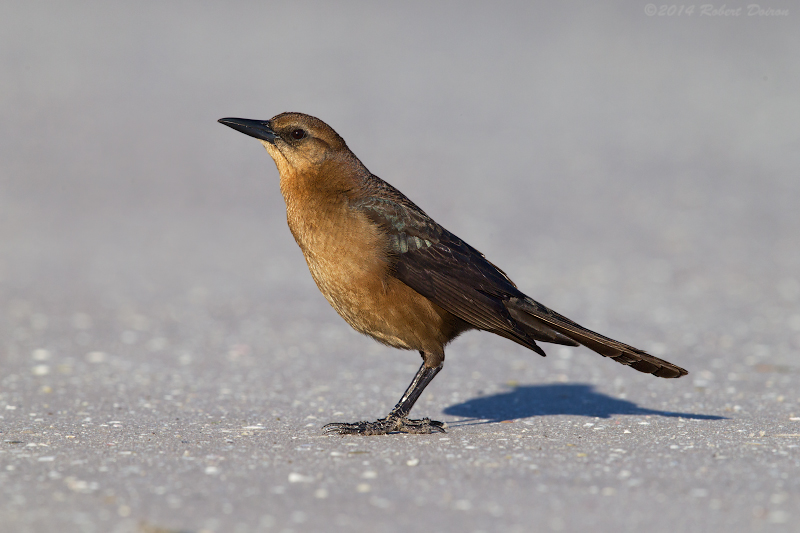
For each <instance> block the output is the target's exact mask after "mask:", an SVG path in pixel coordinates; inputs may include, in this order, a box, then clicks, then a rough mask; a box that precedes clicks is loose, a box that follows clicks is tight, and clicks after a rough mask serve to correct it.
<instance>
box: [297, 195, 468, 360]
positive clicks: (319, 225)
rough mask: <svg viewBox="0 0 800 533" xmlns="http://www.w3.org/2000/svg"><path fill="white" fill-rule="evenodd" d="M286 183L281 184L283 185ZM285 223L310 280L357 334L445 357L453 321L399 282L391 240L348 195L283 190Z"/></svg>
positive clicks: (395, 345)
mask: <svg viewBox="0 0 800 533" xmlns="http://www.w3.org/2000/svg"><path fill="white" fill-rule="evenodd" d="M282 185H283V184H282ZM282 190H283V191H284V198H285V200H286V208H287V221H288V223H289V229H290V230H291V231H292V235H294V238H295V240H296V241H297V244H298V245H299V246H300V249H301V250H302V251H303V255H304V256H305V258H306V262H307V263H308V269H309V271H310V272H311V276H312V277H313V278H314V281H315V282H316V284H317V287H319V290H320V291H321V292H322V294H323V295H324V296H325V298H326V299H327V300H328V302H330V304H331V306H333V308H334V309H335V310H336V311H337V312H338V313H339V315H341V316H342V318H344V319H345V320H346V321H347V323H348V324H350V325H351V326H352V327H353V328H354V329H355V330H356V331H359V332H361V333H364V334H366V335H369V336H371V337H373V338H374V339H376V340H378V341H380V342H382V343H384V344H388V345H390V346H394V347H396V348H403V349H410V350H422V351H426V352H427V353H429V354H436V355H437V356H438V355H440V354H441V356H442V357H443V356H444V350H443V347H444V344H446V343H447V342H448V341H449V340H450V338H451V337H452V336H454V333H453V332H452V330H453V327H451V325H450V324H449V323H448V321H450V322H452V320H453V317H452V316H451V315H450V314H449V313H447V312H446V311H444V310H443V309H441V308H440V307H438V306H437V305H435V304H434V303H432V302H431V301H429V300H428V299H427V298H425V297H423V296H421V295H420V294H419V293H417V292H416V291H414V290H413V289H411V288H410V287H408V286H407V285H405V284H404V283H402V282H401V281H399V280H397V279H395V278H394V277H392V276H391V274H390V269H389V263H388V257H389V256H388V246H389V243H388V239H387V237H386V236H385V235H384V234H383V233H382V231H381V230H380V229H379V228H378V227H377V226H375V225H374V224H373V223H371V222H370V221H369V220H368V219H367V217H366V216H365V215H364V214H363V213H362V212H360V211H356V210H352V209H351V208H349V206H348V203H347V198H346V197H344V196H331V195H327V194H326V195H321V197H320V198H314V197H313V195H309V194H304V195H303V201H302V202H300V201H298V200H297V197H296V196H295V195H296V194H297V193H299V192H300V191H297V190H296V187H285V186H282Z"/></svg>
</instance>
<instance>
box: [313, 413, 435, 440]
mask: <svg viewBox="0 0 800 533" xmlns="http://www.w3.org/2000/svg"><path fill="white" fill-rule="evenodd" d="M445 427H447V425H446V424H444V423H443V422H439V421H437V420H431V419H430V418H423V419H422V420H411V419H408V418H405V417H403V418H400V417H395V416H387V417H386V418H381V419H380V420H376V421H375V422H354V423H347V422H333V423H331V424H326V425H325V426H323V427H322V431H323V432H324V433H325V434H326V435H364V436H367V435H386V434H388V433H413V434H417V435H427V434H431V433H444V432H445V431H444V428H445Z"/></svg>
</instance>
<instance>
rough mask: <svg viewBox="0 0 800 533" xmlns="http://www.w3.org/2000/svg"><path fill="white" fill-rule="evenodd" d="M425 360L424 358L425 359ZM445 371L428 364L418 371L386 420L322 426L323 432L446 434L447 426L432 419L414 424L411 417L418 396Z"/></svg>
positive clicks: (332, 433)
mask: <svg viewBox="0 0 800 533" xmlns="http://www.w3.org/2000/svg"><path fill="white" fill-rule="evenodd" d="M423 357H424V355H423ZM441 369H442V365H441V364H440V365H439V366H437V367H435V368H427V367H426V366H425V363H422V366H421V367H419V370H417V375H416V376H414V379H413V380H412V381H411V384H410V385H409V386H408V389H406V392H405V393H404V394H403V397H402V398H400V401H399V402H397V405H395V406H394V409H392V411H391V412H390V413H389V414H388V415H387V416H386V418H381V419H379V420H376V421H375V422H354V423H352V424H351V423H347V422H333V423H331V424H326V425H325V426H323V428H322V431H324V432H325V433H326V434H328V435H386V434H387V433H393V432H399V433H418V434H427V433H444V427H445V426H444V424H443V423H442V422H438V421H436V420H431V419H430V418H423V419H421V420H411V419H409V418H408V414H409V413H410V412H411V408H412V407H414V403H416V401H417V399H418V398H419V395H420V394H422V391H423V390H425V387H427V386H428V383H430V382H431V381H432V380H433V378H434V377H435V376H436V374H438V373H439V371H440V370H441Z"/></svg>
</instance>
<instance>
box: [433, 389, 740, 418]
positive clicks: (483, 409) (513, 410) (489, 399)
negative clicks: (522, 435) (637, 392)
mask: <svg viewBox="0 0 800 533" xmlns="http://www.w3.org/2000/svg"><path fill="white" fill-rule="evenodd" d="M444 412H445V414H448V415H454V416H460V417H464V418H468V419H472V420H480V421H481V423H491V422H500V421H503V420H511V419H518V418H530V417H535V416H548V415H577V416H590V417H599V418H610V417H611V416H612V415H657V416H666V417H676V418H677V417H680V418H692V419H696V420H724V419H725V417H723V416H716V415H702V414H695V413H678V412H674V411H659V410H656V409H646V408H643V407H639V406H638V405H636V404H635V403H633V402H629V401H627V400H621V399H619V398H613V397H611V396H608V395H606V394H602V393H600V392H597V391H595V390H594V386H593V385H590V384H588V383H569V384H560V383H558V384H550V385H524V386H517V387H514V388H513V389H512V390H511V391H509V392H502V393H499V394H493V395H491V396H483V397H480V398H473V399H471V400H467V401H466V402H463V403H459V404H456V405H451V406H450V407H447V408H446V409H445V410H444Z"/></svg>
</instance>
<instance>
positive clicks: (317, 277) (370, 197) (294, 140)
mask: <svg viewBox="0 0 800 533" xmlns="http://www.w3.org/2000/svg"><path fill="white" fill-rule="evenodd" d="M219 122H220V123H222V124H225V125H226V126H229V127H231V128H233V129H235V130H237V131H240V132H242V133H245V134H247V135H250V136H251V137H255V138H256V139H259V140H260V141H261V143H262V144H263V145H264V147H265V148H266V149H267V152H268V153H269V155H270V156H272V159H274V160H275V165H276V166H277V167H278V171H279V172H280V188H281V193H283V198H284V200H285V201H286V215H287V220H288V222H289V229H290V230H291V232H292V235H293V236H294V238H295V241H297V244H298V245H299V246H300V249H301V250H302V251H303V255H304V256H305V258H306V262H307V263H308V269H309V270H310V271H311V276H312V277H313V278H314V281H315V282H316V283H317V287H319V290H320V291H322V294H324V295H325V298H327V299H328V302H330V304H331V305H332V306H333V308H334V309H335V310H336V312H338V313H339V314H340V315H341V316H342V318H344V319H345V320H346V321H347V323H348V324H350V325H351V326H352V327H353V328H354V329H355V330H356V331H359V332H361V333H364V334H366V335H369V336H370V337H372V338H373V339H375V340H377V341H378V342H381V343H383V344H387V345H389V346H394V347H395V348H401V349H404V350H417V351H419V353H420V355H421V356H422V361H423V363H422V366H421V367H420V369H419V370H418V371H417V375H416V376H414V379H413V380H412V381H411V384H410V385H409V387H408V389H407V390H406V392H405V393H404V394H403V396H402V398H401V399H400V401H399V402H398V403H397V405H395V407H394V409H392V411H391V412H390V413H389V414H388V416H386V417H385V418H382V419H379V420H377V421H375V422H356V423H333V424H328V425H326V426H325V427H324V431H325V432H326V433H331V434H359V435H382V434H386V433H390V432H405V433H432V432H444V424H442V423H441V422H437V421H435V420H430V419H428V418H424V419H421V420H411V419H409V418H408V415H409V413H410V411H411V408H412V407H413V405H414V402H416V401H417V398H419V396H420V394H422V391H423V390H424V389H425V387H426V386H427V385H428V383H430V382H431V380H432V379H433V378H434V377H435V376H436V374H438V373H439V371H440V370H441V369H442V364H443V362H444V347H445V345H446V344H447V343H448V342H450V341H451V340H453V339H454V338H456V337H457V336H458V335H459V334H461V333H463V332H465V331H468V330H471V329H478V330H483V331H489V332H491V333H495V334H497V335H500V336H502V337H505V338H507V339H510V340H512V341H514V342H516V343H518V344H521V345H522V346H525V347H526V348H530V349H531V350H533V351H535V352H536V353H538V354H540V355H545V353H544V351H543V350H542V349H541V348H540V347H539V346H538V345H537V344H536V341H542V342H552V343H555V344H563V345H567V346H578V345H579V344H582V345H584V346H586V347H587V348H589V349H590V350H594V351H595V352H597V353H599V354H600V355H602V356H604V357H610V358H612V359H614V360H615V361H617V362H619V363H622V364H623V365H627V366H630V367H632V368H635V369H636V370H638V371H640V372H646V373H649V374H653V375H655V376H658V377H662V378H677V377H680V376H684V375H686V374H687V373H688V372H687V371H686V370H684V369H683V368H681V367H679V366H676V365H673V364H672V363H669V362H667V361H664V360H663V359H659V358H658V357H654V356H652V355H650V354H648V353H646V352H644V351H642V350H639V349H637V348H634V347H633V346H628V345H627V344H623V343H621V342H618V341H615V340H613V339H609V338H608V337H604V336H603V335H600V334H599V333H595V332H593V331H590V330H588V329H586V328H584V327H582V326H580V325H578V324H576V323H575V322H573V321H572V320H570V319H568V318H566V317H564V316H562V315H560V314H558V313H556V312H555V311H553V310H551V309H548V308H547V307H545V306H544V305H542V304H540V303H539V302H537V301H535V300H533V299H532V298H530V297H528V296H526V295H525V294H523V293H522V292H521V291H520V290H519V289H518V288H517V286H516V285H515V284H514V282H512V281H511V280H510V279H509V278H508V276H506V274H505V273H504V272H503V271H502V270H500V269H499V268H497V267H496V266H495V265H493V264H492V263H490V262H489V261H488V260H487V259H486V258H485V257H484V256H483V254H482V253H480V252H479V251H478V250H476V249H475V248H473V247H472V246H470V245H469V244H467V243H466V242H464V241H462V240H461V239H459V238H458V237H456V236H455V235H453V234H452V233H450V232H449V231H447V230H446V229H444V228H443V227H442V226H440V225H439V224H437V223H436V222H435V221H434V220H433V219H432V218H431V217H429V216H428V215H427V214H425V212H424V211H423V210H422V209H420V208H419V207H417V205H416V204H414V203H413V202H412V201H411V200H409V199H408V198H406V197H405V196H404V195H403V193H401V192H400V191H398V190H397V189H395V188H394V187H392V186H391V185H389V184H388V183H386V182H385V181H383V180H382V179H380V178H379V177H377V176H375V175H374V174H372V173H371V172H370V171H369V170H367V168H366V167H365V166H364V165H363V164H362V163H361V161H360V160H359V159H358V158H357V157H356V156H355V154H353V152H351V151H350V149H349V148H348V147H347V145H346V144H345V142H344V139H342V138H341V137H340V136H339V135H338V134H337V133H336V132H335V131H333V129H332V128H331V127H330V126H328V125H327V124H325V123H324V122H322V121H321V120H319V119H317V118H314V117H312V116H309V115H304V114H301V113H281V114H280V115H277V116H275V117H273V118H271V119H270V120H249V119H243V118H223V119H220V120H219Z"/></svg>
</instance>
